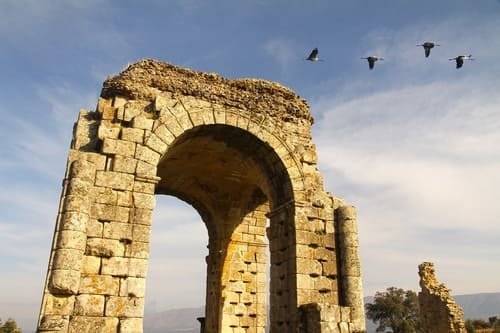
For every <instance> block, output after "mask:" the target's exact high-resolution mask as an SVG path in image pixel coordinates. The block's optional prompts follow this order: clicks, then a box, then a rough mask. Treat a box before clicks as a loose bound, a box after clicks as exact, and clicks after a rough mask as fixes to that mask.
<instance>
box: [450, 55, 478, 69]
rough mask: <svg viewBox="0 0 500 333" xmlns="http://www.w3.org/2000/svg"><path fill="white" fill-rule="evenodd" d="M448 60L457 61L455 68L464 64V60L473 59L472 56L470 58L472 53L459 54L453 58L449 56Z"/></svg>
mask: <svg viewBox="0 0 500 333" xmlns="http://www.w3.org/2000/svg"><path fill="white" fill-rule="evenodd" d="M449 60H455V61H456V62H457V69H458V68H460V67H462V65H463V64H464V60H474V58H472V54H469V55H461V56H458V57H455V58H451V59H449Z"/></svg>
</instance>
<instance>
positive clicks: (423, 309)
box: [418, 262, 466, 333]
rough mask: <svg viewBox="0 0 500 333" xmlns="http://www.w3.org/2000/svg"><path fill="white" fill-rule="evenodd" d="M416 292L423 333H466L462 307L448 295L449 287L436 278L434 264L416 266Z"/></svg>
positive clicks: (427, 263) (426, 263)
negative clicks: (417, 275)
mask: <svg viewBox="0 0 500 333" xmlns="http://www.w3.org/2000/svg"><path fill="white" fill-rule="evenodd" d="M418 274H419V276H420V287H421V288H422V291H421V292H419V294H418V302H419V307H420V320H421V329H422V332H425V333H466V330H465V322H464V319H463V311H462V309H461V308H460V307H459V306H458V305H457V304H456V303H455V300H454V299H453V298H452V297H451V295H450V289H448V288H446V286H445V285H444V284H442V283H439V282H438V280H437V279H436V276H435V272H434V264H433V263H430V262H424V263H422V264H420V265H419V266H418Z"/></svg>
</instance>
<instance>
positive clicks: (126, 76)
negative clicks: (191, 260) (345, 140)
mask: <svg viewBox="0 0 500 333" xmlns="http://www.w3.org/2000/svg"><path fill="white" fill-rule="evenodd" d="M311 124H312V117H311V116H310V114H309V111H308V107H307V104H306V103H305V101H304V100H302V99H300V97H298V96H297V95H296V94H295V93H293V92H292V91H291V90H289V89H287V88H284V87H282V86H280V85H278V84H275V83H269V82H265V81H260V80H253V79H247V80H228V79H223V78H220V77H219V76H217V75H216V74H210V73H198V72H194V71H190V70H186V69H182V68H178V67H175V66H172V65H169V64H165V63H159V62H156V61H153V60H144V61H141V62H139V63H137V64H134V65H132V66H130V67H129V68H127V69H126V70H125V71H124V72H122V73H121V74H120V75H118V76H116V77H111V78H109V79H107V80H106V81H105V82H104V85H103V90H102V92H101V97H100V98H99V102H98V105H97V110H96V111H95V112H91V111H86V110H82V111H81V112H80V116H79V119H78V121H77V123H76V124H75V127H74V135H73V141H72V145H71V150H70V153H69V157H68V165H67V173H66V176H65V181H64V184H63V191H62V195H61V203H60V209H59V214H58V218H57V221H56V231H55V234H54V241H53V246H52V252H51V257H50V260H49V269H48V273H47V280H46V287H45V291H44V297H43V300H42V307H41V311H40V320H39V324H38V331H39V332H42V331H52V332H91V331H100V332H121V333H125V332H142V318H143V311H144V291H145V282H146V276H147V260H148V256H149V241H150V233H151V224H152V211H153V209H154V206H155V195H157V194H171V195H175V196H177V197H179V198H181V199H182V200H184V201H186V202H188V203H190V204H191V205H192V206H193V207H195V208H196V209H197V210H198V212H199V213H200V215H201V216H202V219H203V220H204V222H205V223H206V224H207V229H208V232H209V255H208V257H207V297H206V299H207V304H206V306H207V318H206V320H205V329H206V332H214V333H215V332H245V333H252V332H258V333H263V332H264V330H265V326H266V312H267V305H266V301H265V299H266V298H267V297H266V295H267V292H266V290H265V263H266V261H267V260H268V259H267V258H266V253H265V251H264V248H265V247H266V246H267V244H265V236H266V235H267V239H269V249H270V253H271V277H270V279H271V283H270V294H271V295H270V298H271V302H270V303H271V323H270V331H271V332H272V333H279V332H292V331H298V332H333V331H336V330H338V329H344V331H345V330H347V331H349V332H350V331H352V332H354V331H363V330H364V312H363V304H362V286H361V272H360V264H359V255H358V247H357V232H356V225H355V211H354V209H353V207H351V206H347V205H346V204H345V203H344V202H343V200H341V199H338V198H335V197H333V196H332V195H330V194H329V193H327V192H325V191H324V189H323V181H322V177H321V174H320V173H319V171H318V169H317V165H316V164H317V157H316V152H315V147H314V145H313V144H312V143H311V134H310V127H311ZM200 164H201V165H200ZM267 219H269V220H270V223H269V227H268V228H267V229H266V223H267ZM337 229H338V231H336V230H337Z"/></svg>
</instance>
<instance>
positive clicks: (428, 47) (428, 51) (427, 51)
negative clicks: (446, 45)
mask: <svg viewBox="0 0 500 333" xmlns="http://www.w3.org/2000/svg"><path fill="white" fill-rule="evenodd" d="M417 46H423V47H424V50H425V57H426V58H428V57H429V54H431V49H432V48H433V47H434V46H441V45H439V44H436V43H434V42H424V43H423V44H420V45H417Z"/></svg>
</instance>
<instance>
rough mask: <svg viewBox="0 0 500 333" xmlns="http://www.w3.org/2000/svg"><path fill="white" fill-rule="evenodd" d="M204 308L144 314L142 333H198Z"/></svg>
mask: <svg viewBox="0 0 500 333" xmlns="http://www.w3.org/2000/svg"><path fill="white" fill-rule="evenodd" d="M204 316H205V308H204V307H199V308H188V309H173V310H167V311H162V312H155V313H148V312H146V313H144V333H200V322H199V321H198V320H197V319H196V318H198V317H204Z"/></svg>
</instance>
